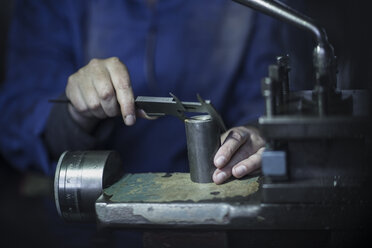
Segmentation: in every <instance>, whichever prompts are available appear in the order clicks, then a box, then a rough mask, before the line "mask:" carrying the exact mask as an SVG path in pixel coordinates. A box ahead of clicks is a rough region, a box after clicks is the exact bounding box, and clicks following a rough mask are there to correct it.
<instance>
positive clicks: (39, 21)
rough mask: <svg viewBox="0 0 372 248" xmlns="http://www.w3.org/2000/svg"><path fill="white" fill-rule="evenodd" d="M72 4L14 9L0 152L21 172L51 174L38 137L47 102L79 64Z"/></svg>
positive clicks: (41, 1) (0, 97)
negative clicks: (36, 171)
mask: <svg viewBox="0 0 372 248" xmlns="http://www.w3.org/2000/svg"><path fill="white" fill-rule="evenodd" d="M76 2H79V1H76ZM72 3H73V2H70V1H62V0H61V1H54V0H53V1H47V0H38V1H28V0H19V1H17V2H16V3H15V12H14V18H13V21H12V24H11V28H10V33H9V42H8V57H7V71H6V80H5V83H4V85H3V88H2V89H1V91H0V112H1V115H2V117H1V119H0V149H1V153H2V154H3V156H4V157H5V158H6V159H7V160H8V161H9V162H10V163H11V164H12V165H14V166H15V167H16V168H17V169H19V170H22V171H23V170H26V169H36V170H38V171H42V172H44V173H46V174H51V173H52V171H53V169H52V168H51V167H52V166H51V164H52V162H51V161H49V158H48V151H47V149H46V147H45V145H44V142H43V137H42V135H43V131H44V128H45V123H46V121H47V118H48V115H49V112H50V109H51V104H50V103H48V99H51V98H55V97H57V96H59V95H60V94H61V93H62V92H63V91H64V88H65V84H66V81H67V78H68V75H70V74H71V73H72V72H73V71H75V70H76V68H79V66H80V64H81V57H80V55H79V53H78V52H77V51H79V50H81V49H80V44H81V42H80V39H81V38H80V34H79V28H78V24H76V23H80V22H79V20H76V18H79V17H78V16H79V15H77V12H78V11H79V8H78V6H73V4H72Z"/></svg>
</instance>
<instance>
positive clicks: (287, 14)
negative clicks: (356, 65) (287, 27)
mask: <svg viewBox="0 0 372 248" xmlns="http://www.w3.org/2000/svg"><path fill="white" fill-rule="evenodd" d="M234 1H235V2H238V3H240V4H243V5H245V6H248V7H250V8H252V9H254V10H257V11H259V12H262V13H264V14H266V15H269V16H271V17H274V18H276V19H279V20H282V21H284V22H287V23H289V24H292V25H294V26H297V27H299V28H302V29H304V30H307V31H309V32H311V33H312V34H313V35H314V37H315V39H316V42H317V45H316V47H315V49H314V52H313V65H314V68H315V74H316V85H315V87H314V96H315V100H316V102H317V105H318V109H319V110H318V113H319V115H324V114H326V112H327V104H328V103H327V98H328V97H329V96H330V95H332V94H333V93H334V91H335V88H336V71H337V70H336V61H335V56H334V51H333V47H332V45H331V44H330V43H329V42H328V38H327V34H326V32H325V30H324V29H323V28H322V27H320V26H319V25H317V24H316V23H315V21H314V20H312V19H311V18H309V17H307V16H305V15H303V14H301V13H299V12H297V11H296V10H294V9H292V8H290V7H289V6H287V5H285V4H283V3H281V2H279V1H275V0H234Z"/></svg>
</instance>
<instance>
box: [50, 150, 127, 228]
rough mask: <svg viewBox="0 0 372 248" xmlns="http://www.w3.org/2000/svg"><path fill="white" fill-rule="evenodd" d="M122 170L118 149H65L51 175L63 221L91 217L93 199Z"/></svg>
mask: <svg viewBox="0 0 372 248" xmlns="http://www.w3.org/2000/svg"><path fill="white" fill-rule="evenodd" d="M122 172H123V164H122V162H121V159H120V156H119V154H118V153H117V152H114V151H76V152H69V151H66V152H64V153H63V154H62V155H61V156H60V158H59V161H58V164H57V168H56V174H55V178H54V197H55V203H56V207H57V211H58V214H59V215H60V216H61V217H62V218H63V219H64V220H65V221H83V222H84V221H94V220H95V211H94V204H95V201H96V200H97V198H98V197H99V196H100V195H101V194H102V191H103V189H104V188H106V187H107V186H109V185H111V184H112V183H114V182H115V181H117V179H119V178H120V176H121V175H122Z"/></svg>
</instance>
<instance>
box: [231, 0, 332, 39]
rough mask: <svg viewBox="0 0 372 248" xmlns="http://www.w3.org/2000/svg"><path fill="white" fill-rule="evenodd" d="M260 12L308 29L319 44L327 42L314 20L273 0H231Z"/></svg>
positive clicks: (325, 36) (322, 30)
mask: <svg viewBox="0 0 372 248" xmlns="http://www.w3.org/2000/svg"><path fill="white" fill-rule="evenodd" d="M233 1H235V2H238V3H240V4H243V5H245V6H248V7H250V8H252V9H255V10H257V11H259V12H261V13H264V14H266V15H269V16H271V17H274V18H276V19H279V20H282V21H284V22H287V23H290V24H292V25H295V26H297V27H299V28H302V29H305V30H308V31H310V32H311V33H312V34H313V35H314V36H315V38H316V40H317V42H318V44H319V45H320V46H323V45H326V44H328V38H327V34H326V32H325V31H324V29H323V28H322V27H320V26H318V25H317V24H316V23H315V21H314V20H312V19H311V18H309V17H307V16H305V15H303V14H301V13H299V12H298V11H296V10H294V9H292V8H291V7H289V6H287V5H286V4H284V3H282V2H279V1H275V0H233Z"/></svg>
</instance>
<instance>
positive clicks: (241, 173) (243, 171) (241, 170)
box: [234, 165, 247, 177]
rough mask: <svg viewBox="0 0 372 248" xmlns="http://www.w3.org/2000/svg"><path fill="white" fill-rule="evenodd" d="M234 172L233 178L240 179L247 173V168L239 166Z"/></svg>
mask: <svg viewBox="0 0 372 248" xmlns="http://www.w3.org/2000/svg"><path fill="white" fill-rule="evenodd" d="M234 171H235V176H237V177H242V176H244V175H245V174H246V173H247V168H246V167H245V166H243V165H241V166H239V167H236V168H235V169H234Z"/></svg>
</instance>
